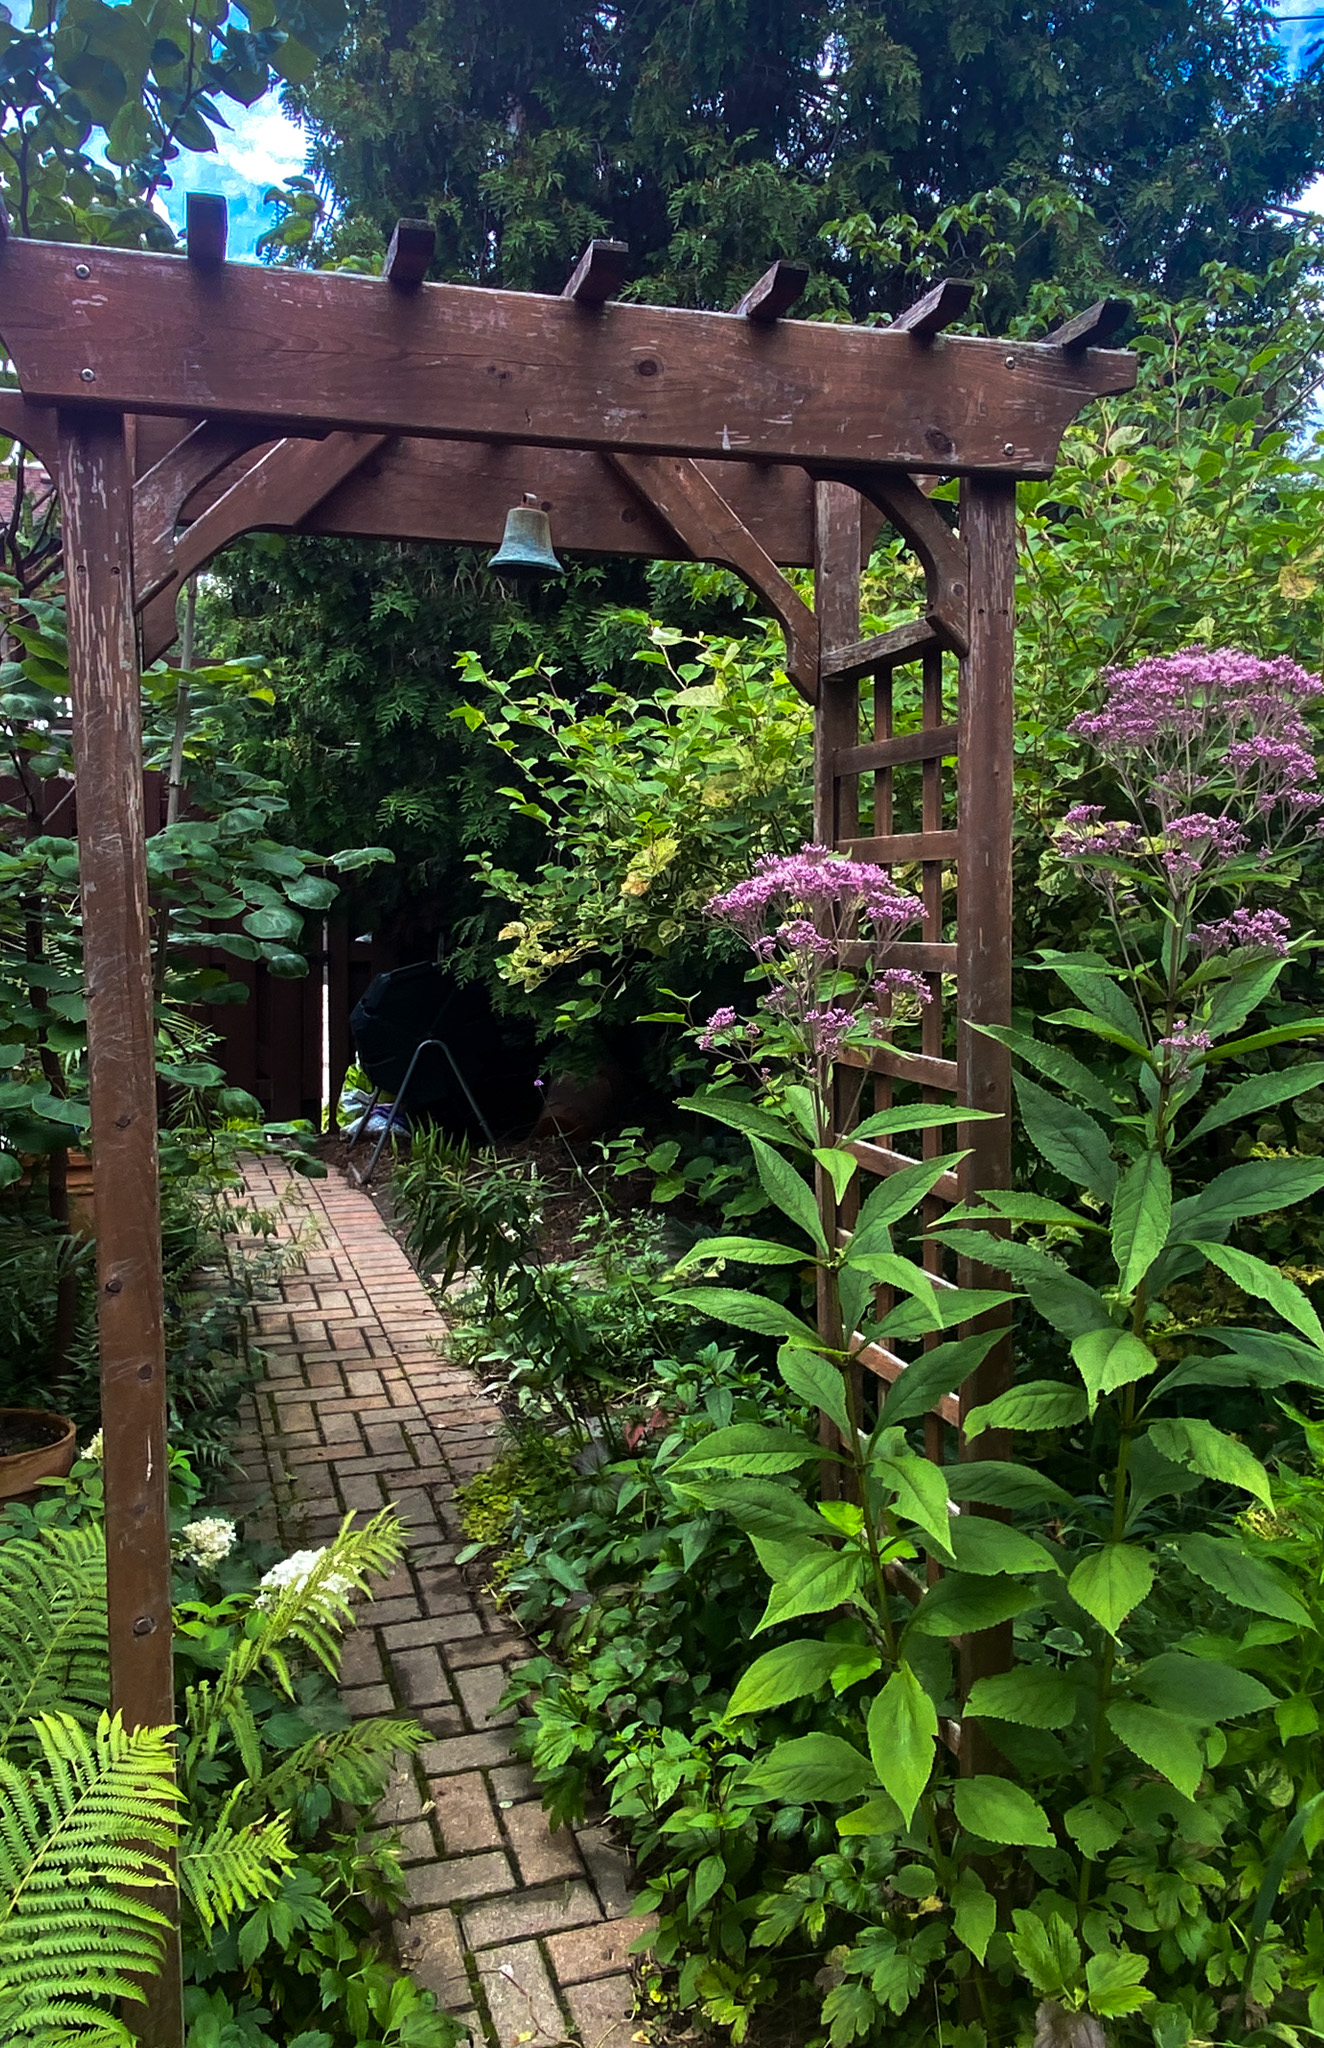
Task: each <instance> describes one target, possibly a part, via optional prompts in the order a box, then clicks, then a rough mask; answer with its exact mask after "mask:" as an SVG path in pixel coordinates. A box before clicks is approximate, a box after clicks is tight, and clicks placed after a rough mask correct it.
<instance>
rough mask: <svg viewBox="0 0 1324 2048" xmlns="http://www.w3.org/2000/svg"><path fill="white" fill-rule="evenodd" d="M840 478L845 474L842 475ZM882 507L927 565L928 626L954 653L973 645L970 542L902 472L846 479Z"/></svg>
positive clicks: (857, 473)
mask: <svg viewBox="0 0 1324 2048" xmlns="http://www.w3.org/2000/svg"><path fill="white" fill-rule="evenodd" d="M838 475H840V472H838ZM840 480H841V481H842V482H843V483H849V484H853V485H854V486H855V489H856V490H857V491H859V492H860V494H861V496H863V497H865V498H867V499H868V500H869V501H870V503H871V504H874V505H876V506H877V507H878V510H879V511H880V512H881V513H882V514H883V516H884V518H885V519H887V520H889V521H890V522H891V524H892V525H893V526H894V527H895V528H896V530H897V532H898V533H899V534H900V535H901V537H902V539H903V540H904V541H905V542H906V543H907V545H908V546H910V547H912V548H913V549H914V550H915V553H916V554H917V555H918V556H919V558H920V561H921V562H922V563H923V564H924V580H925V584H926V587H927V596H928V610H927V612H926V614H925V616H926V619H927V622H928V624H929V625H930V626H931V627H932V629H933V631H934V633H935V634H936V635H937V637H938V638H939V639H940V640H941V641H942V644H943V646H944V647H947V648H950V650H951V652H952V653H953V654H962V655H963V654H964V653H965V652H966V650H967V649H968V647H969V645H970V560H969V556H968V554H967V552H966V546H965V542H964V541H963V540H962V539H961V537H960V535H959V534H956V533H953V532H952V529H951V527H950V526H949V525H948V524H947V522H946V520H945V519H944V518H943V516H942V514H941V512H940V511H939V510H938V508H937V506H936V505H933V504H931V503H930V502H929V500H928V498H926V497H925V495H924V493H923V491H921V490H920V488H919V486H918V485H917V484H916V483H915V480H914V478H913V477H909V476H906V475H904V474H903V473H901V472H900V471H897V470H867V469H861V470H855V471H853V472H852V473H851V474H850V475H848V476H840Z"/></svg>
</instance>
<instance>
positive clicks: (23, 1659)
mask: <svg viewBox="0 0 1324 2048" xmlns="http://www.w3.org/2000/svg"><path fill="white" fill-rule="evenodd" d="M107 1662H108V1651H107V1645H106V1546H105V1538H104V1536H103V1534H102V1531H101V1530H100V1528H91V1529H49V1530H47V1531H46V1532H45V1533H44V1535H43V1536H42V1537H41V1538H39V1539H35V1540H34V1539H29V1538H27V1537H23V1538H14V1539H13V1540H11V1541H9V1542H7V1543H3V1544H0V1755H7V1754H9V1753H10V1751H11V1749H12V1746H13V1744H14V1742H15V1739H16V1738H19V1739H21V1738H22V1736H23V1734H24V1733H25V1731H26V1727H27V1724H28V1723H29V1722H30V1721H31V1719H32V1716H33V1715H35V1714H41V1713H44V1712H45V1711H46V1709H47V1708H51V1707H55V1706H57V1705H58V1706H59V1707H60V1709H61V1710H62V1711H63V1712H65V1713H68V1714H72V1715H73V1716H74V1718H75V1719H76V1720H78V1721H81V1722H83V1723H84V1725H86V1726H88V1727H91V1726H92V1725H93V1723H94V1722H95V1720H96V1717H97V1715H98V1714H99V1713H100V1712H101V1711H102V1710H103V1709H104V1708H105V1706H106V1704H107V1699H108V1681H107Z"/></svg>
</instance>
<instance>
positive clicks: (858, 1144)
mask: <svg viewBox="0 0 1324 2048" xmlns="http://www.w3.org/2000/svg"><path fill="white" fill-rule="evenodd" d="M847 1150H848V1151H849V1152H852V1153H853V1154H854V1155H855V1157H856V1158H857V1159H858V1160H859V1162H860V1165H861V1166H865V1167H867V1168H868V1170H869V1172H870V1173H877V1174H886V1173H901V1172H902V1171H903V1170H904V1169H905V1168H906V1167H908V1166H917V1165H918V1164H919V1161H918V1160H916V1159H912V1157H911V1155H910V1154H909V1153H908V1152H893V1151H892V1149H891V1147H890V1146H887V1145H871V1144H869V1143H868V1141H867V1140H866V1139H857V1140H856V1141H855V1143H854V1144H852V1145H849V1146H848V1147H847ZM933 1193H934V1194H935V1195H937V1196H938V1198H939V1200H940V1201H943V1202H955V1201H958V1200H959V1199H960V1190H959V1188H958V1186H957V1180H956V1175H955V1174H954V1173H943V1174H939V1176H938V1178H937V1180H936V1181H935V1182H934V1183H933Z"/></svg>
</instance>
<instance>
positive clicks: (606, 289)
mask: <svg viewBox="0 0 1324 2048" xmlns="http://www.w3.org/2000/svg"><path fill="white" fill-rule="evenodd" d="M629 263H630V245H629V243H628V242H602V241H593V242H590V243H589V245H588V247H587V249H585V251H584V253H583V255H582V256H581V257H580V259H579V261H578V263H577V264H576V265H575V267H574V269H573V270H572V271H571V273H570V281H569V283H568V284H567V285H566V288H565V290H564V291H563V292H562V294H561V297H562V298H563V299H573V300H574V302H575V304H576V305H577V306H585V307H587V308H588V309H589V311H593V310H594V309H595V308H596V307H598V306H605V305H606V303H607V301H608V299H614V298H615V297H616V294H617V293H618V292H619V291H620V288H621V286H622V285H623V284H624V283H625V273H626V270H627V269H628V267H629Z"/></svg>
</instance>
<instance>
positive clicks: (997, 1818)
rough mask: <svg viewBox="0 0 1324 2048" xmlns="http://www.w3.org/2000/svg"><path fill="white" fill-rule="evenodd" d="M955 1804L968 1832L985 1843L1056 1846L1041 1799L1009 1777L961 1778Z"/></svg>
mask: <svg viewBox="0 0 1324 2048" xmlns="http://www.w3.org/2000/svg"><path fill="white" fill-rule="evenodd" d="M952 1804H953V1806H954V1807H955V1809H956V1818H957V1820H958V1821H959V1822H960V1823H961V1826H962V1827H963V1828H964V1829H965V1831H966V1833H967V1834H970V1835H975V1836H976V1837H977V1838H978V1839H979V1840H980V1841H982V1842H996V1843H999V1844H1005V1845H1006V1846H1008V1847H1010V1848H1025V1849H1051V1848H1054V1847H1055V1846H1056V1845H1055V1843H1054V1840H1053V1831H1052V1829H1051V1828H1050V1827H1049V1825H1048V1815H1047V1814H1046V1813H1045V1812H1044V1810H1043V1808H1042V1806H1040V1804H1039V1802H1038V1800H1037V1799H1031V1797H1030V1795H1029V1793H1028V1792H1026V1791H1023V1790H1022V1788H1021V1787H1020V1786H1019V1785H1013V1784H1012V1782H1011V1781H1010V1779H1008V1778H958V1779H957V1781H956V1787H955V1790H954V1792H953V1794H952Z"/></svg>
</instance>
